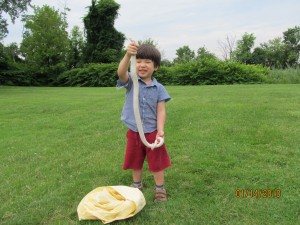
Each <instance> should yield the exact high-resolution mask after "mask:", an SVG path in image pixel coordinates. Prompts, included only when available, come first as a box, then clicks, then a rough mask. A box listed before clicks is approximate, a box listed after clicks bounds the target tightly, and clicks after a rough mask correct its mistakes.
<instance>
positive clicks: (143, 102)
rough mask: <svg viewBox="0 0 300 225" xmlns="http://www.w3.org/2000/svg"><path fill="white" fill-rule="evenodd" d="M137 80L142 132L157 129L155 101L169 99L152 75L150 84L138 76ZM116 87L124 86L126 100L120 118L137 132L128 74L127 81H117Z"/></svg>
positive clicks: (131, 87)
mask: <svg viewBox="0 0 300 225" xmlns="http://www.w3.org/2000/svg"><path fill="white" fill-rule="evenodd" d="M138 81H139V107H140V114H141V120H142V123H143V130H144V133H151V132H153V131H155V130H157V111H156V109H157V103H158V102H160V101H165V102H167V101H169V100H171V97H170V95H169V94H168V92H167V90H166V89H165V87H164V86H163V85H162V84H160V83H159V82H157V80H156V79H155V78H154V77H153V78H152V82H151V83H150V84H146V83H145V82H144V81H143V80H142V79H141V78H140V77H138ZM117 87H124V88H126V100H125V104H124V107H123V110H122V116H121V120H122V121H123V123H124V124H125V125H126V126H127V127H128V128H129V129H130V130H133V131H135V132H138V129H137V126H136V122H135V118H134V112H133V81H132V79H131V76H130V74H129V80H128V82H127V83H122V82H121V81H120V80H118V81H117Z"/></svg>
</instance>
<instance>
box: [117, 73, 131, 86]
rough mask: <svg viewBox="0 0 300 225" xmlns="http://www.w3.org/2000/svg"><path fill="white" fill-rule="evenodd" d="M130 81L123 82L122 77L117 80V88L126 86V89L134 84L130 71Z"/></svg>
mask: <svg viewBox="0 0 300 225" xmlns="http://www.w3.org/2000/svg"><path fill="white" fill-rule="evenodd" d="M128 76H129V77H128V81H127V82H126V83H123V82H122V81H120V79H118V80H117V88H123V87H124V88H126V89H130V88H131V86H132V79H131V76H130V73H129V74H128Z"/></svg>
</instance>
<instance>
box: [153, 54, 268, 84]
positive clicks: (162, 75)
mask: <svg viewBox="0 0 300 225" xmlns="http://www.w3.org/2000/svg"><path fill="white" fill-rule="evenodd" d="M267 73H268V69H267V68H264V67H262V66H259V65H258V66H257V65H245V64H241V63H237V62H232V61H221V60H216V59H213V58H203V59H201V60H196V61H193V62H188V63H184V64H176V65H175V66H173V67H161V68H160V69H159V71H158V72H157V74H156V75H155V76H156V77H157V79H159V81H160V82H162V83H163V84H167V85H215V84H243V83H262V82H264V81H265V79H266V78H265V76H266V74H267Z"/></svg>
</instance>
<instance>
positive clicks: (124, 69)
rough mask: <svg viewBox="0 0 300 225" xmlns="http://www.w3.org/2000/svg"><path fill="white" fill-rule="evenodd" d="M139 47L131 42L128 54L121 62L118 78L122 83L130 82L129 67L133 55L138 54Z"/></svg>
mask: <svg viewBox="0 0 300 225" xmlns="http://www.w3.org/2000/svg"><path fill="white" fill-rule="evenodd" d="M138 47H139V45H138V44H136V43H135V42H131V43H130V44H129V45H128V47H127V52H126V54H125V55H124V57H123V59H122V60H121V62H120V64H119V67H118V76H119V79H120V81H121V82H122V83H126V82H127V81H128V67H129V63H130V57H131V56H132V55H136V54H137V49H138Z"/></svg>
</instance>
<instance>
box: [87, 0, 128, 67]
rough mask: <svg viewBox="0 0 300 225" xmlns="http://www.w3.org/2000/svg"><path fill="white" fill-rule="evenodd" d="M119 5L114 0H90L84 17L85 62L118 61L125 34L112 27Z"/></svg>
mask: <svg viewBox="0 0 300 225" xmlns="http://www.w3.org/2000/svg"><path fill="white" fill-rule="evenodd" d="M119 8H120V5H119V4H118V3H116V2H115V1H114V0H99V1H98V2H97V1H96V0H92V5H91V6H90V7H89V12H88V14H87V15H86V16H85V17H84V20H83V21H84V26H85V33H86V38H87V39H86V42H87V43H86V48H85V52H84V61H85V62H86V63H91V62H94V63H99V62H102V63H111V62H118V61H119V60H120V58H121V52H122V48H123V45H124V41H125V35H124V34H122V33H120V32H118V31H117V30H116V29H115V28H114V21H115V19H116V18H117V16H118V10H119Z"/></svg>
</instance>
